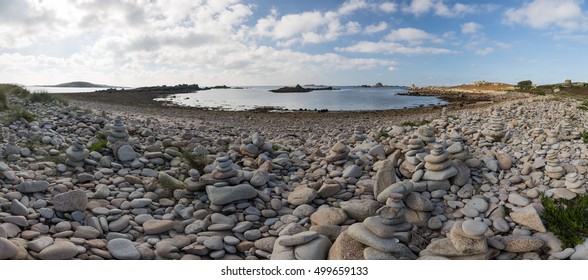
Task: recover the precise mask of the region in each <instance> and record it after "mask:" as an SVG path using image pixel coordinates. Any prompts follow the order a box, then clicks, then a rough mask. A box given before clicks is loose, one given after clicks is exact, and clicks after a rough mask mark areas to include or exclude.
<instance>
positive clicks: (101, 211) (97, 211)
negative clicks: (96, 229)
mask: <svg viewBox="0 0 588 280" xmlns="http://www.w3.org/2000/svg"><path fill="white" fill-rule="evenodd" d="M108 211H109V210H108V208H106V207H96V208H93V209H92V214H94V215H96V216H106V215H108Z"/></svg>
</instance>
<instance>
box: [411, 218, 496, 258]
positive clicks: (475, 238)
mask: <svg viewBox="0 0 588 280" xmlns="http://www.w3.org/2000/svg"><path fill="white" fill-rule="evenodd" d="M486 231H488V225H486V224H485V223H484V222H482V221H478V220H465V221H457V222H455V223H454V224H453V226H452V227H451V230H450V232H449V234H448V235H447V238H442V239H436V240H433V241H432V242H431V244H429V246H427V248H426V249H424V250H422V251H421V252H420V253H419V256H420V257H419V259H454V260H488V259H491V258H493V257H495V256H496V255H498V253H499V251H498V250H497V249H494V248H489V247H488V241H487V239H486V237H485V236H484V234H485V233H486Z"/></svg>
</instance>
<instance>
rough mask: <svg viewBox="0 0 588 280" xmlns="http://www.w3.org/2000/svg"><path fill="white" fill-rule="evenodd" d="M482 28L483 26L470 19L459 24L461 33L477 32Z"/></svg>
mask: <svg viewBox="0 0 588 280" xmlns="http://www.w3.org/2000/svg"><path fill="white" fill-rule="evenodd" d="M482 28H483V27H482V26H481V25H479V24H477V23H475V22H473V21H470V22H466V23H464V24H462V25H461V33H464V34H473V33H477V32H478V31H480V29H482Z"/></svg>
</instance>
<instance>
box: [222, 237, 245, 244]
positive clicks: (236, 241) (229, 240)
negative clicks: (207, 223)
mask: <svg viewBox="0 0 588 280" xmlns="http://www.w3.org/2000/svg"><path fill="white" fill-rule="evenodd" d="M223 241H224V242H225V244H227V245H231V246H235V245H237V244H239V243H241V240H239V238H237V237H234V236H231V235H227V236H225V237H224V238H223Z"/></svg>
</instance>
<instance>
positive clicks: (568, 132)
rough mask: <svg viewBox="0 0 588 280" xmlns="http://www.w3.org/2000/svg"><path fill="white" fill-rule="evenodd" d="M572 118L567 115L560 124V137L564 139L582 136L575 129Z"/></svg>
mask: <svg viewBox="0 0 588 280" xmlns="http://www.w3.org/2000/svg"><path fill="white" fill-rule="evenodd" d="M571 122H572V121H571V119H570V117H569V116H565V117H564V119H563V120H562V122H561V124H560V131H559V134H560V137H561V139H562V140H574V139H578V138H579V137H580V133H578V132H577V131H575V130H574V127H573V126H572V123H571Z"/></svg>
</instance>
